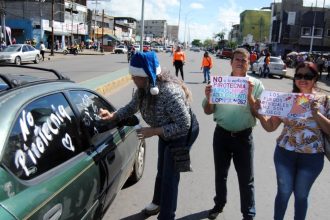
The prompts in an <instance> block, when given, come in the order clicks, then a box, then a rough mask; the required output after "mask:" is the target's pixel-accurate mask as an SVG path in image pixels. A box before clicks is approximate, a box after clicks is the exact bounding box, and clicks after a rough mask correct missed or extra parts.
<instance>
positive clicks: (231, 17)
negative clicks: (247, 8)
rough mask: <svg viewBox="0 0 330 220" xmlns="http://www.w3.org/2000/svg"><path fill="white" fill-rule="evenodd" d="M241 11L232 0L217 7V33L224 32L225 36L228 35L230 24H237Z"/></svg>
mask: <svg viewBox="0 0 330 220" xmlns="http://www.w3.org/2000/svg"><path fill="white" fill-rule="evenodd" d="M242 11H243V9H242V8H240V7H239V6H237V5H236V2H235V1H234V0H230V1H229V4H228V3H226V4H225V5H223V6H221V7H219V9H218V18H217V20H218V23H219V27H218V29H217V33H219V32H222V31H223V32H225V33H226V35H225V38H227V37H228V33H229V31H230V30H231V28H232V25H234V24H238V23H239V20H240V17H239V15H240V13H241V12H242Z"/></svg>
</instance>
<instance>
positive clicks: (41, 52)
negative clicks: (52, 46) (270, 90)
mask: <svg viewBox="0 0 330 220" xmlns="http://www.w3.org/2000/svg"><path fill="white" fill-rule="evenodd" d="M39 49H40V54H41V57H42V61H45V50H46V46H45V44H44V42H43V41H40V47H39Z"/></svg>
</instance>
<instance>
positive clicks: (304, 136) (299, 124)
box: [277, 94, 330, 154]
mask: <svg viewBox="0 0 330 220" xmlns="http://www.w3.org/2000/svg"><path fill="white" fill-rule="evenodd" d="M315 97H316V99H317V100H318V102H319V103H320V113H321V114H323V115H324V116H326V117H327V118H328V119H330V107H329V106H330V104H329V102H330V101H329V97H328V101H327V106H325V103H326V96H325V95H319V94H316V96H315ZM281 119H282V121H283V123H284V127H283V130H282V133H281V135H280V136H279V137H278V138H277V144H278V146H280V147H283V148H284V149H286V150H289V151H295V152H297V153H308V154H311V153H322V152H324V150H323V143H324V142H323V135H322V131H321V128H320V127H319V126H318V125H317V123H316V121H314V119H313V118H312V117H309V118H306V119H292V118H291V119H290V118H281Z"/></svg>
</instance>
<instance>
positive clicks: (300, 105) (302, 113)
mask: <svg viewBox="0 0 330 220" xmlns="http://www.w3.org/2000/svg"><path fill="white" fill-rule="evenodd" d="M313 99H314V95H313V94H304V93H285V92H274V91H263V92H262V94H261V96H260V101H261V109H259V113H260V114H263V115H272V116H280V117H286V118H308V117H311V115H312V114H311V108H310V106H311V105H310V104H311V101H312V100H313Z"/></svg>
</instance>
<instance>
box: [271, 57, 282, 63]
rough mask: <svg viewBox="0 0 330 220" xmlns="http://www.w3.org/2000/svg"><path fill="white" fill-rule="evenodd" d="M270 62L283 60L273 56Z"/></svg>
mask: <svg viewBox="0 0 330 220" xmlns="http://www.w3.org/2000/svg"><path fill="white" fill-rule="evenodd" d="M270 62H272V63H282V60H281V59H280V58H276V57H271V58H270Z"/></svg>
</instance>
